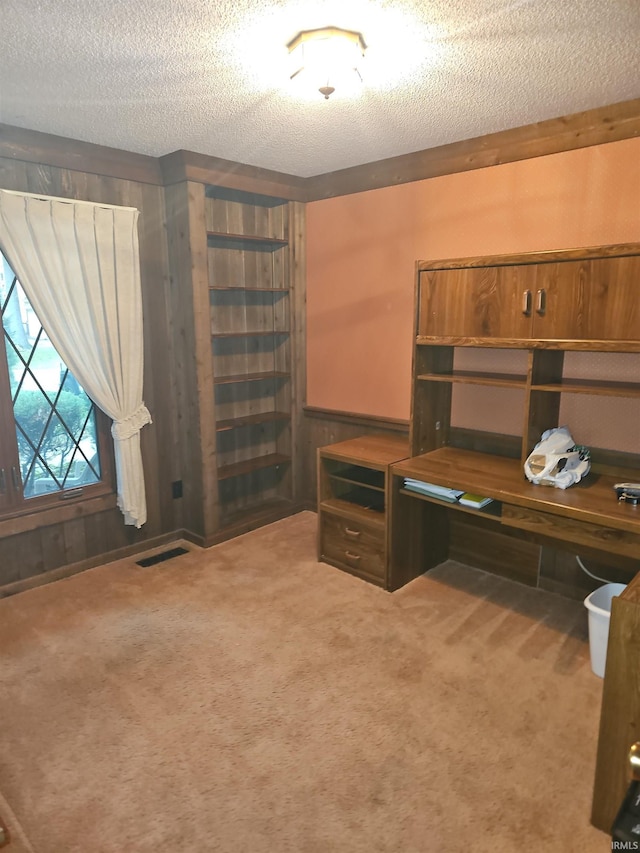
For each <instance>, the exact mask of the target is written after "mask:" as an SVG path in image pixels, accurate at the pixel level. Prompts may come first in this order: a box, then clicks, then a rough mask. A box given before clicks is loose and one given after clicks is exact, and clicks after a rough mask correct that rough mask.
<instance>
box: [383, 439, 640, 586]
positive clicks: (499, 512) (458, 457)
mask: <svg viewBox="0 0 640 853" xmlns="http://www.w3.org/2000/svg"><path fill="white" fill-rule="evenodd" d="M391 474H392V484H391V487H392V495H391V504H390V507H391V509H390V512H391V567H390V573H391V576H392V578H393V577H395V578H396V579H397V580H398V581H400V580H401V579H404V582H405V583H406V580H407V579H411V578H412V577H416V576H417V575H419V574H422V572H424V571H426V569H427V568H431V567H432V566H434V565H436V564H437V562H440V561H442V560H443V559H446V553H447V550H448V541H446V539H447V522H446V512H447V511H448V510H453V511H455V512H470V513H473V514H474V515H476V516H482V515H486V516H487V518H490V517H493V519H494V521H495V523H496V524H499V525H503V526H506V527H509V528H516V529H518V530H522V531H524V532H525V533H526V534H527V535H528V536H530V537H531V536H533V537H536V538H540V540H541V541H547V540H554V541H555V540H559V541H561V542H562V543H564V544H567V543H570V544H571V545H574V546H576V548H577V549H580V548H581V547H582V548H589V549H597V550H599V551H602V552H604V553H611V554H620V555H622V556H625V557H633V558H637V557H638V556H639V555H640V506H636V507H634V506H631V505H629V504H625V503H619V502H618V501H617V499H616V496H615V492H614V491H613V485H614V483H615V482H616V479H615V478H614V477H606V476H604V475H601V474H594V473H593V472H591V473H589V475H588V476H587V477H586V478H585V479H584V481H583V482H582V483H579V484H577V485H575V486H571V487H570V488H569V489H566V490H563V489H555V488H552V487H548V486H536V485H534V484H533V483H530V482H529V481H528V480H527V479H526V478H525V476H524V473H523V470H522V466H521V464H520V461H519V460H516V459H507V458H505V457H499V456H493V455H490V454H486V453H477V452H474V451H471V450H462V449H459V448H455V447H441V448H439V449H438V450H433V451H431V452H430V453H425V454H423V455H422V456H415V457H413V458H410V459H405V460H403V461H401V462H397V463H396V464H394V465H392V466H391ZM405 477H412V478H414V479H417V480H424V481H425V482H428V483H435V484H437V485H439V486H447V487H449V488H457V489H463V490H464V491H468V492H473V493H474V494H480V495H485V496H487V497H490V498H493V499H494V502H495V503H493V504H489V505H488V506H487V507H486V508H485V509H484V510H474V509H467V508H465V507H461V506H459V505H457V504H447V503H444V502H443V501H438V500H437V499H436V498H429V497H426V496H422V495H418V494H416V493H415V492H410V491H408V490H406V489H404V488H403V481H404V478H405ZM418 502H427V503H430V504H431V505H432V509H430V510H426V511H425V510H420V509H419V508H416V506H415V505H416V504H417V503H418ZM425 512H426V518H421V520H420V522H418V520H417V516H418V515H419V516H424V515H425ZM425 522H426V523H425ZM425 527H428V528H430V530H429V531H428V532H425V529H424V528H425ZM419 528H421V529H419ZM416 536H417V537H418V539H419V543H417V544H416V543H414V544H412V543H411V542H409V541H407V540H411V539H412V538H415V537H416ZM398 585H400V584H399V583H392V588H397V586H398Z"/></svg>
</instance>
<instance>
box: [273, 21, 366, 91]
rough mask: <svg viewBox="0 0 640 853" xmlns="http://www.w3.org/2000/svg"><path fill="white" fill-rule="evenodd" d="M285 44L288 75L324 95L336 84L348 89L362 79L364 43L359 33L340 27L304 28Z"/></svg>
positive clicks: (336, 86)
mask: <svg viewBox="0 0 640 853" xmlns="http://www.w3.org/2000/svg"><path fill="white" fill-rule="evenodd" d="M287 47H288V50H289V56H290V60H291V75H290V76H291V79H292V80H293V79H294V78H295V79H296V80H297V81H299V82H304V83H305V85H308V86H309V88H313V89H317V90H318V91H319V92H320V93H321V94H322V95H324V97H325V98H328V97H329V95H331V94H332V93H333V92H334V91H335V90H336V89H337V88H340V89H341V90H342V89H344V90H348V91H351V90H352V89H353V88H354V85H355V84H359V83H361V82H362V74H361V70H360V69H361V65H362V59H363V57H364V52H365V50H366V45H365V43H364V39H363V38H362V36H361V35H360V33H357V32H353V31H352V30H342V29H340V28H339V27H326V28H325V29H321V30H304V31H303V32H301V33H298V35H297V36H296V37H295V38H294V39H293V41H291V42H289V44H288V45H287Z"/></svg>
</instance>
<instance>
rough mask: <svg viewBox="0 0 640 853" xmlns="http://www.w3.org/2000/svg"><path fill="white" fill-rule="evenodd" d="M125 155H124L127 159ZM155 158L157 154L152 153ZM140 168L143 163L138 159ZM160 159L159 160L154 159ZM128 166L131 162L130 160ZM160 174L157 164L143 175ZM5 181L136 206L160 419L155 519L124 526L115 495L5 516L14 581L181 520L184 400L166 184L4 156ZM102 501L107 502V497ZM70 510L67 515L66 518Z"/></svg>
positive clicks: (2, 554)
mask: <svg viewBox="0 0 640 853" xmlns="http://www.w3.org/2000/svg"><path fill="white" fill-rule="evenodd" d="M126 159H127V158H126V155H124V156H123V161H126ZM149 159H150V160H151V158H149ZM138 160H140V158H136V168H137V169H138V171H139V170H140V168H142V167H143V166H144V163H143V162H140V163H139V162H138ZM151 162H154V161H151ZM123 168H124V167H123ZM143 177H144V178H149V177H153V170H150V171H149V173H148V174H147V173H146V172H145V173H144V175H143ZM0 186H1V187H3V188H5V189H11V190H18V191H23V192H32V193H42V194H45V195H52V196H60V197H64V198H74V199H83V200H86V201H94V202H103V203H105V204H117V205H125V206H130V207H136V208H138V209H139V210H140V213H141V215H140V220H139V237H140V261H141V279H142V298H143V312H144V313H143V317H144V331H145V352H144V356H145V371H144V399H145V402H146V404H147V406H148V408H149V411H150V412H151V416H152V418H153V424H151V425H148V426H146V427H144V429H143V430H142V432H141V446H142V455H143V463H144V470H145V479H146V491H147V506H148V521H147V523H146V524H145V525H144V526H143V527H142V528H141V529H140V530H136V529H135V528H133V527H128V526H125V524H124V523H123V520H122V515H121V513H120V511H119V510H118V509H117V508H116V507H115V501H114V500H113V499H111V500H110V501H109V502H108V504H107V508H105V509H102V510H101V511H99V512H96V513H92V514H89V515H84V516H82V517H73V516H72V517H69V512H68V507H66V508H61V510H60V511H58V510H54V511H52V512H50V513H47V517H46V526H38V527H36V528H35V529H27V528H28V527H29V524H28V523H27V520H26V519H15V520H13V521H3V522H0V538H1V544H0V587H7V585H9V589H12V588H15V587H13V586H12V585H14V584H16V583H18V585H19V586H21V585H23V584H22V582H24V581H25V580H27V579H33V578H36V577H37V576H38V575H41V574H43V573H46V572H51V571H54V572H55V571H56V570H60V569H62V567H69V566H70V565H76V566H79V567H85V566H89V565H92V564H96V563H99V562H103V559H104V555H107V554H109V555H117V554H118V553H121V552H123V549H124V550H125V551H135V550H139V549H140V548H141V547H143V546H144V544H145V543H150V544H156V543H158V542H160V541H162V540H163V539H166V538H167V536H168V535H169V534H170V533H171V532H172V531H174V530H176V529H178V528H179V527H181V526H182V525H181V523H180V521H179V520H178V519H177V516H176V509H177V508H178V505H179V504H180V501H179V500H178V501H174V500H173V498H172V493H171V483H172V481H173V480H176V479H179V478H180V476H181V472H180V469H179V454H178V453H177V452H176V448H177V446H178V437H179V431H178V408H177V406H176V398H175V381H174V368H173V356H172V347H171V335H170V329H169V323H170V316H169V311H168V305H169V299H168V253H167V239H166V227H165V216H164V190H163V188H162V187H161V186H157V185H153V184H152V183H147V182H143V181H137V180H131V179H123V178H114V177H104V176H100V175H96V174H91V173H89V172H84V171H79V170H75V169H68V168H62V167H58V166H50V165H42V164H40V163H35V162H27V161H25V160H20V159H11V158H8V157H3V158H0ZM101 506H102V505H101ZM61 516H63V518H62V520H56V519H60V518H61Z"/></svg>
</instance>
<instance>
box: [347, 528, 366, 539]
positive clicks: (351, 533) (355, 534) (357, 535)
mask: <svg viewBox="0 0 640 853" xmlns="http://www.w3.org/2000/svg"><path fill="white" fill-rule="evenodd" d="M344 532H345V534H346V535H347V536H348V537H349V538H350V539H359V538H360V536H361V534H362V531H361V530H352V529H351V527H345V529H344Z"/></svg>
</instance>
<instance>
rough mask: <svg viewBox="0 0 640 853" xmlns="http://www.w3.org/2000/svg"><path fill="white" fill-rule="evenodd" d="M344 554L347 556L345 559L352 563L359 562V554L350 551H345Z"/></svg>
mask: <svg viewBox="0 0 640 853" xmlns="http://www.w3.org/2000/svg"><path fill="white" fill-rule="evenodd" d="M344 555H345V557H346V558H347V560H349V561H350V562H352V563H359V562H360V555H359V554H352V553H351V551H345V552H344Z"/></svg>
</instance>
